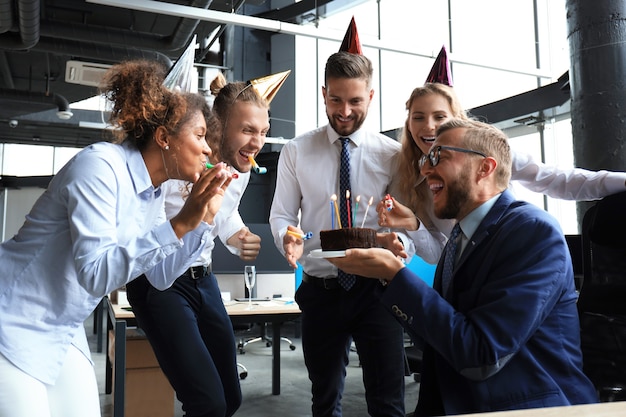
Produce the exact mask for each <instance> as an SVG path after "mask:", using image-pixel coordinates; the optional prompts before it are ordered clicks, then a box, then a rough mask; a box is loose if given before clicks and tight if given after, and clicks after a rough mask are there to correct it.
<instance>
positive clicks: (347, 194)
mask: <svg viewBox="0 0 626 417" xmlns="http://www.w3.org/2000/svg"><path fill="white" fill-rule="evenodd" d="M351 205H352V203H351V202H350V190H346V210H348V228H350V227H352V215H351V214H350V206H351Z"/></svg>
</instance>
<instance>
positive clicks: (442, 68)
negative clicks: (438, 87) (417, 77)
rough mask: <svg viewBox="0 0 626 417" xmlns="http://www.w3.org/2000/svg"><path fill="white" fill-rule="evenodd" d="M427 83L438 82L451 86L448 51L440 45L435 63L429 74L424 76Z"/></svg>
mask: <svg viewBox="0 0 626 417" xmlns="http://www.w3.org/2000/svg"><path fill="white" fill-rule="evenodd" d="M426 82H427V83H439V84H445V85H447V86H449V87H452V85H453V82H452V72H451V71H450V61H448V53H447V52H446V47H445V46H442V47H441V51H439V55H437V59H435V63H434V64H433V67H432V68H431V70H430V74H428V77H427V78H426Z"/></svg>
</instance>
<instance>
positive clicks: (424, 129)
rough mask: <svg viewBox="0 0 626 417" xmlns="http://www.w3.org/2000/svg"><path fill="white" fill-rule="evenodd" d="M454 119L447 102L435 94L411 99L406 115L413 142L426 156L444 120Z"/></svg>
mask: <svg viewBox="0 0 626 417" xmlns="http://www.w3.org/2000/svg"><path fill="white" fill-rule="evenodd" d="M452 117H454V114H453V112H452V110H451V108H450V104H449V103H448V100H447V99H446V98H445V97H444V96H442V95H440V94H436V93H431V94H426V95H423V96H420V97H416V98H414V99H413V101H412V103H411V105H410V107H409V114H408V128H409V132H410V133H411V137H412V138H413V141H414V142H415V144H416V145H417V147H418V148H420V150H421V151H422V153H424V154H427V153H428V151H430V148H431V146H432V144H433V142H434V141H435V132H436V131H437V128H438V127H439V126H441V125H442V124H443V123H444V122H445V121H446V120H449V119H451V118H452Z"/></svg>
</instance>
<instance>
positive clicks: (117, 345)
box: [104, 297, 301, 417]
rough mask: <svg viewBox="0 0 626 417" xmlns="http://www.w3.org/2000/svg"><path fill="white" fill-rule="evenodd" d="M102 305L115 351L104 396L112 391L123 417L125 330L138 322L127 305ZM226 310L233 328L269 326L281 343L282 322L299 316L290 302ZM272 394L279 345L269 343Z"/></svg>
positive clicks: (115, 413)
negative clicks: (257, 324)
mask: <svg viewBox="0 0 626 417" xmlns="http://www.w3.org/2000/svg"><path fill="white" fill-rule="evenodd" d="M104 304H105V305H104V308H105V310H106V316H107V333H106V334H109V332H113V333H114V338H113V340H114V342H113V343H114V346H113V347H112V348H113V349H114V350H115V355H114V361H115V363H111V360H110V358H109V355H108V354H107V355H106V372H105V375H106V376H105V378H106V381H105V392H106V393H107V394H110V393H111V392H113V395H114V400H113V416H114V417H122V416H123V415H124V394H125V390H124V389H123V388H124V385H125V375H126V330H127V329H128V328H133V327H137V321H136V319H135V315H134V314H133V312H132V310H131V309H130V308H129V306H127V305H119V304H113V303H111V302H110V300H109V298H108V297H105V298H104ZM225 307H226V311H227V313H228V316H229V317H230V319H231V321H232V322H233V325H235V324H245V323H270V324H271V326H272V338H273V340H276V341H279V340H280V337H281V335H280V333H281V327H282V325H283V323H285V322H287V321H291V320H295V319H297V318H298V317H299V316H300V314H301V311H300V308H299V307H298V305H297V304H296V303H295V302H293V301H288V302H285V301H275V300H268V301H260V302H255V303H254V304H253V307H252V309H248V303H247V302H228V303H226V305H225ZM106 341H107V350H106V351H107V352H108V351H109V349H111V347H109V338H108V337H107V338H106ZM234 348H235V347H233V349H234ZM113 369H115V372H113ZM113 385H114V386H115V387H116V389H115V391H113V389H112V388H113ZM118 388H119V389H118ZM272 394H273V395H280V343H272Z"/></svg>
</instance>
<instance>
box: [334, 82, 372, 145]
mask: <svg viewBox="0 0 626 417" xmlns="http://www.w3.org/2000/svg"><path fill="white" fill-rule="evenodd" d="M322 95H323V96H324V103H325V104H326V115H327V116H328V123H329V124H330V125H331V126H332V128H333V129H334V130H335V132H337V133H338V134H339V135H340V136H346V137H347V136H350V135H351V134H352V133H354V132H356V131H357V130H359V128H360V127H361V126H362V125H363V122H365V118H366V117H367V110H368V109H369V106H370V103H371V102H372V97H373V96H374V90H372V89H371V88H369V87H368V84H367V80H365V79H359V78H328V80H326V86H325V87H322Z"/></svg>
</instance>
